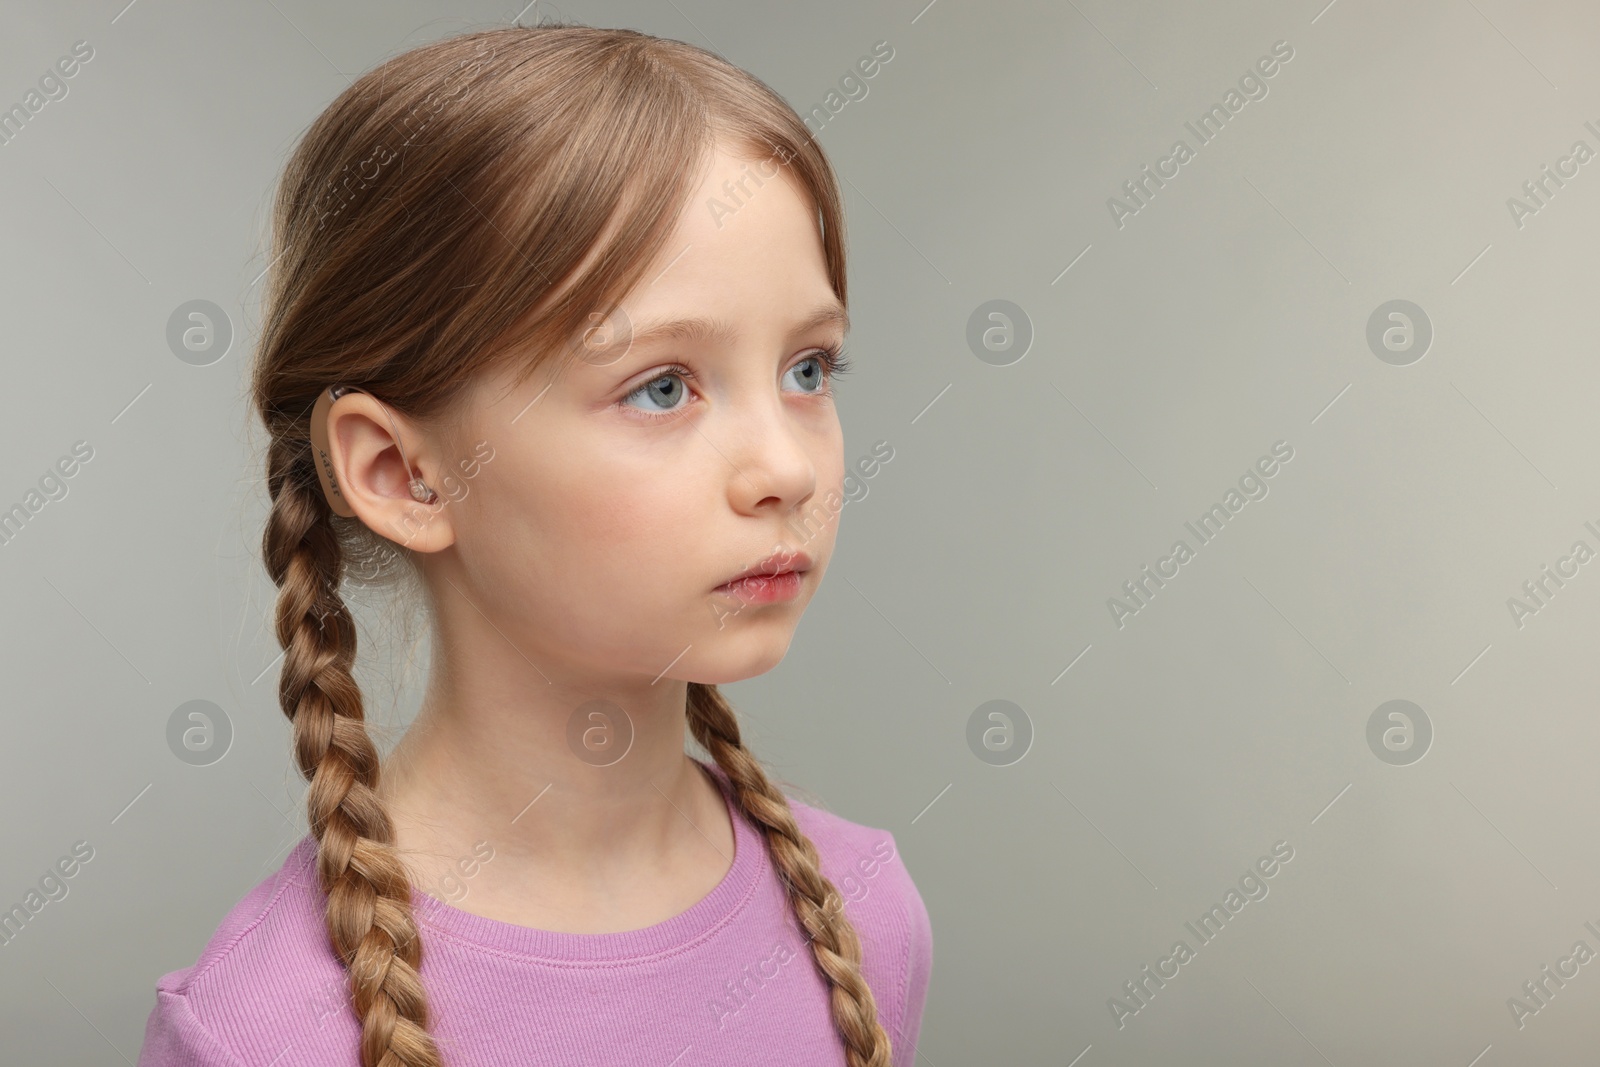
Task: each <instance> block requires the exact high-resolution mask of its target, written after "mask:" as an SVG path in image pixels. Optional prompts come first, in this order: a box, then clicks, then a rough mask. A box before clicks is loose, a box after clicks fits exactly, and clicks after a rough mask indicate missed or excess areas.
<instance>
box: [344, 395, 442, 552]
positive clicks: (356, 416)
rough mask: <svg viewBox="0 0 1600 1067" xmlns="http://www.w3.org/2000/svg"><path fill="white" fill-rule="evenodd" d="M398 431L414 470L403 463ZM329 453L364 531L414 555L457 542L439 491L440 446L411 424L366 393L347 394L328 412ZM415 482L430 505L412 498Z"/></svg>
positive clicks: (347, 500) (438, 549)
mask: <svg viewBox="0 0 1600 1067" xmlns="http://www.w3.org/2000/svg"><path fill="white" fill-rule="evenodd" d="M391 417H392V418H393V420H394V421H393V423H391V422H390V419H391ZM396 427H398V429H399V432H400V434H401V435H402V440H403V441H404V443H405V452H406V456H407V457H408V458H409V459H410V460H411V463H412V465H413V467H414V468H415V470H414V471H408V470H406V465H405V461H404V460H403V459H402V458H401V455H400V448H399V447H398V446H397V445H396V443H395V437H394V435H395V429H396ZM328 453H329V455H328V459H329V462H330V463H331V464H332V465H333V469H334V476H335V478H336V479H337V480H338V484H339V490H340V492H341V493H342V494H343V496H344V499H345V502H346V503H347V504H348V505H349V507H350V510H352V511H354V512H355V513H356V518H358V519H360V520H361V521H362V522H363V523H365V524H366V526H367V528H368V529H370V530H372V531H373V532H374V533H377V534H379V535H380V536H382V537H386V538H388V539H389V540H391V541H393V542H395V543H396V544H398V545H401V546H403V547H405V548H409V549H412V550H413V551H416V552H438V551H440V550H441V549H445V548H448V547H450V546H451V545H453V544H454V543H455V539H456V538H455V529H454V526H453V523H452V516H451V515H450V514H449V509H448V508H446V507H445V504H446V503H447V502H448V498H447V497H446V496H445V495H444V493H443V492H442V491H441V489H440V487H439V481H438V479H439V472H440V470H441V469H442V468H440V466H439V463H438V456H439V454H440V453H439V450H438V447H437V445H436V443H435V442H434V441H433V440H432V439H431V437H429V436H428V435H426V434H424V433H423V432H422V431H421V430H420V428H419V427H418V426H417V425H416V424H415V423H414V422H412V421H411V420H409V419H407V418H405V417H404V416H403V415H401V414H399V413H398V412H396V411H394V409H392V408H389V407H387V406H385V405H384V404H382V403H380V402H379V401H378V400H377V399H376V398H375V397H372V396H370V395H368V394H366V393H362V392H354V391H352V392H349V393H346V394H344V395H343V396H341V397H340V398H339V399H337V400H335V401H334V402H333V404H332V405H331V406H330V407H329V408H328ZM413 477H418V478H421V479H422V481H423V483H424V484H425V485H427V486H428V487H429V488H430V489H432V490H433V492H434V500H433V501H432V502H431V503H427V504H424V503H420V502H418V501H417V500H415V499H413V498H412V496H411V487H410V484H409V483H410V481H411V479H412V478H413Z"/></svg>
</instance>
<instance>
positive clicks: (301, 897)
mask: <svg viewBox="0 0 1600 1067" xmlns="http://www.w3.org/2000/svg"><path fill="white" fill-rule="evenodd" d="M315 860H316V842H315V841H314V840H313V839H312V838H311V837H309V836H307V837H302V838H301V839H300V841H299V842H298V843H297V844H296V845H295V847H294V848H293V849H291V850H290V852H289V855H288V857H287V858H286V859H285V860H284V862H283V864H282V866H280V867H279V868H278V870H277V871H275V872H273V873H272V874H271V875H269V876H268V877H266V878H264V879H263V880H262V881H260V882H259V883H257V884H256V886H255V887H254V888H252V889H251V890H250V892H248V893H247V894H245V896H244V898H243V899H241V900H240V901H239V902H238V903H237V904H235V905H234V906H233V907H232V908H231V909H230V910H229V911H228V913H227V915H226V916H224V917H223V919H222V922H221V923H220V924H218V926H217V928H216V930H215V932H213V933H212V935H211V938H210V939H209V940H208V941H207V942H206V945H205V948H204V949H203V950H202V951H201V953H200V956H199V958H198V959H197V960H196V961H195V962H194V964H193V965H191V966H189V967H184V968H181V969H179V970H176V971H172V972H169V973H167V974H164V975H162V976H161V977H160V978H159V979H158V980H157V982H156V1004H155V1008H154V1009H153V1010H152V1011H151V1013H150V1016H149V1018H148V1020H147V1021H146V1023H145V1037H144V1045H143V1047H142V1049H141V1051H140V1054H139V1067H242V1065H243V1064H245V1063H254V1062H262V1063H265V1062H269V1061H271V1060H272V1059H273V1057H274V1056H277V1055H280V1054H281V1053H283V1052H284V1051H286V1048H285V1046H286V1045H287V1046H291V1047H295V1048H296V1051H297V1052H299V1053H300V1054H301V1056H302V1057H303V1056H304V1054H305V1052H306V1051H307V1050H308V1049H309V1048H311V1047H313V1046H321V1045H323V1043H324V1042H326V1041H329V1040H330V1039H332V1038H336V1037H337V1036H338V1035H337V1033H336V1031H337V1030H338V1027H337V1026H335V1025H330V1023H336V1022H338V1021H340V1020H341V1018H342V1016H341V1014H340V1013H339V1012H338V1010H337V1009H338V1007H339V1006H340V1005H341V1004H342V1003H343V1001H342V999H341V995H342V992H343V989H344V979H345V972H344V968H343V966H342V965H341V964H340V962H339V960H338V957H337V956H335V955H334V953H333V949H332V947H331V946H330V945H329V944H328V939H327V932H326V924H325V920H324V918H323V914H324V912H323V901H322V893H321V889H320V887H319V886H318V884H317V881H316V869H315V866H314V864H315ZM330 1016H332V1018H331V1019H330ZM347 1016H348V1013H344V1015H343V1017H344V1018H347ZM269 1048H270V1050H271V1051H266V1050H268V1049H269Z"/></svg>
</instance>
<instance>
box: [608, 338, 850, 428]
mask: <svg viewBox="0 0 1600 1067" xmlns="http://www.w3.org/2000/svg"><path fill="white" fill-rule="evenodd" d="M807 359H815V360H817V361H818V362H820V363H821V364H822V366H823V369H824V370H826V371H827V379H826V381H825V382H824V385H823V388H822V389H819V390H817V391H816V392H814V393H807V394H805V395H807V396H832V395H833V380H834V379H835V378H837V377H839V376H840V375H843V374H848V373H850V369H851V367H852V364H851V362H850V357H849V355H848V354H847V353H846V352H845V348H844V346H843V345H827V346H824V347H822V348H815V349H812V350H811V351H809V352H807V353H806V357H805V359H802V360H800V361H799V362H797V363H795V364H794V367H798V366H799V365H800V364H801V363H804V362H805V361H806V360H807ZM794 367H790V368H789V370H793V369H794ZM784 373H785V374H788V373H789V372H788V371H784ZM673 376H677V377H679V378H682V379H684V381H686V382H694V381H698V380H699V379H698V378H697V377H696V376H695V373H694V371H692V370H690V369H689V368H688V367H685V366H684V365H683V364H681V363H673V364H671V365H669V366H666V367H663V368H661V371H660V373H658V374H655V375H652V376H651V378H650V379H649V380H648V381H645V382H642V383H640V385H639V387H638V388H637V389H634V390H632V391H631V392H629V393H628V395H627V396H625V397H623V398H622V399H621V400H619V401H617V406H618V407H621V408H624V409H626V410H627V411H628V413H629V415H630V416H632V417H634V418H639V419H643V420H645V421H646V422H658V421H661V420H664V419H676V418H680V417H682V415H683V408H681V407H680V408H675V409H674V410H672V411H645V410H643V409H642V408H636V407H634V406H632V405H631V404H629V403H628V401H630V400H632V399H633V398H634V397H636V396H638V395H639V394H640V393H642V392H644V391H645V390H646V389H648V388H650V386H652V385H654V384H655V383H656V382H658V381H660V380H661V379H662V378H668V377H673Z"/></svg>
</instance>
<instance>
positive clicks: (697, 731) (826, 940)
mask: <svg viewBox="0 0 1600 1067" xmlns="http://www.w3.org/2000/svg"><path fill="white" fill-rule="evenodd" d="M688 711H689V729H690V730H691V731H693V733H694V737H695V740H696V741H698V742H700V744H701V746H702V747H703V748H705V750H706V751H707V752H709V753H711V756H712V758H714V759H715V760H716V761H717V766H718V767H721V768H722V770H723V773H725V774H726V775H727V776H728V781H729V782H730V783H731V784H732V786H733V793H734V796H735V797H736V798H737V799H738V801H739V807H740V808H741V809H743V811H744V813H745V814H746V815H748V816H750V818H751V819H753V820H754V821H755V822H756V824H757V825H758V826H760V827H761V829H762V832H763V833H764V834H765V835H766V839H767V850H768V851H769V852H770V853H771V854H772V859H773V862H774V863H775V865H776V866H777V868H778V874H779V877H780V878H781V879H782V880H783V884H784V886H785V888H786V889H787V890H788V891H789V903H790V905H791V906H792V907H793V908H794V911H795V915H796V917H797V918H798V919H799V920H800V924H801V926H803V927H804V928H805V929H806V930H808V931H810V933H811V936H810V938H809V939H808V940H809V942H810V945H811V953H812V955H813V956H814V957H815V958H816V961H817V966H818V967H820V968H821V969H822V973H823V976H824V977H826V978H827V979H828V983H829V984H830V985H831V986H832V989H833V996H832V1005H833V1022H834V1025H835V1026H837V1027H838V1029H839V1034H840V1036H842V1037H843V1038H844V1043H845V1054H846V1057H847V1060H848V1063H849V1067H888V1064H889V1052H890V1042H889V1035H888V1034H887V1033H885V1032H884V1029H883V1026H882V1024H881V1023H879V1022H878V1009H877V1004H876V1003H875V1002H874V1001H873V998H872V990H871V989H870V988H869V987H868V986H867V983H866V980H865V979H863V978H862V976H861V940H860V938H859V937H857V935H856V929H855V926H854V925H852V924H851V922H850V920H849V918H848V917H846V915H845V914H844V898H843V897H841V896H840V895H839V891H838V890H837V889H835V888H834V885H833V883H832V882H830V881H828V879H827V878H826V877H824V876H823V874H822V869H821V864H820V862H819V860H818V857H817V848H816V846H815V845H813V844H812V843H811V840H810V838H808V837H806V836H805V834H803V833H801V832H800V828H799V826H798V825H796V823H795V820H794V814H793V812H791V811H790V809H789V801H788V799H787V798H786V797H785V796H784V795H783V793H782V792H780V791H779V790H778V788H777V787H776V786H774V785H773V784H772V783H771V782H770V781H769V780H768V779H767V775H766V772H765V771H764V770H762V768H761V764H760V763H759V762H757V760H756V758H755V757H754V756H753V755H751V754H750V750H749V749H747V748H745V747H744V744H743V742H741V741H740V739H739V721H738V719H737V718H735V716H734V714H733V708H732V707H731V706H730V705H729V704H728V701H727V698H726V697H724V696H723V695H722V694H721V693H720V692H718V690H717V687H716V686H714V685H702V684H700V683H698V682H691V683H690V684H689V708H688Z"/></svg>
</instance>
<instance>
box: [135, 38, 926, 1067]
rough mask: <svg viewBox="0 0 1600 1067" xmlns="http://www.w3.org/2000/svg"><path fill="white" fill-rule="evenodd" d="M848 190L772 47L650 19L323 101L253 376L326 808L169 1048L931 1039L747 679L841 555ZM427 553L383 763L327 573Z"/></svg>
mask: <svg viewBox="0 0 1600 1067" xmlns="http://www.w3.org/2000/svg"><path fill="white" fill-rule="evenodd" d="M842 223H843V219H842V217H841V204H840V197H839V193H838V189H837V187H836V185H835V178H834V175H833V173H832V170H831V168H830V165H829V163H828V161H827V159H826V157H825V156H824V154H823V152H822V150H821V149H820V148H819V147H818V146H817V145H816V144H815V143H814V142H813V141H812V140H811V139H810V137H809V136H808V134H807V131H806V128H805V126H804V124H803V123H802V122H801V121H800V119H799V118H798V116H796V115H795V113H794V112H793V111H792V110H791V109H790V108H789V107H788V106H787V105H786V104H785V103H784V102H783V101H782V99H781V98H779V97H778V96H777V95H776V94H775V93H774V92H773V91H772V90H771V89H770V88H768V87H767V86H766V85H764V84H763V83H762V82H760V81H758V80H757V79H755V78H754V77H752V76H750V75H749V74H747V73H745V72H743V71H741V70H739V69H737V68H735V67H733V66H731V65H729V64H728V63H727V62H725V61H723V60H721V59H719V58H718V57H716V56H714V55H711V54H710V53H707V52H705V51H703V50H701V49H698V48H694V47H691V46H689V45H687V44H683V43H680V42H677V41H670V40H662V39H658V38H654V37H649V36H646V35H644V34H640V33H636V32H632V31H628V30H606V29H597V28H591V27H584V26H574V25H553V24H552V25H544V26H540V27H538V28H522V27H513V28H508V29H499V30H493V31H486V32H479V33H471V34H465V35H462V36H458V37H454V38H450V39H446V40H442V41H438V42H435V43H433V44H429V45H426V46H424V47H421V48H418V49H415V50H414V51H411V52H408V53H406V54H404V55H400V56H398V57H396V58H394V59H391V60H389V61H387V62H385V63H383V64H382V65H381V66H379V67H378V68H377V69H375V70H373V71H371V72H369V73H368V74H366V75H365V76H363V77H361V78H360V79H359V80H357V81H356V82H355V83H354V84H353V85H351V86H350V88H349V89H348V90H347V91H345V92H344V93H342V94H341V95H340V96H339V97H338V98H337V99H336V100H335V101H334V102H333V104H332V105H331V106H330V107H329V108H328V109H327V110H326V111H325V112H324V113H323V114H322V115H321V116H320V117H319V118H318V119H317V120H316V121H315V122H314V123H313V124H312V126H311V127H310V129H309V130H308V131H307V132H306V134H305V137H304V139H303V141H302V142H301V143H300V144H299V146H298V148H297V150H296V151H295V152H294V154H293V156H292V157H291V159H290V160H289V163H288V165H287V168H286V171H285V173H284V176H283V180H282V183H281V185H280V187H279V190H278V193H277V199H276V203H275V210H274V242H273V243H274V248H273V250H272V251H273V255H272V257H271V260H270V262H271V273H270V281H269V282H268V288H267V291H266V293H265V295H264V306H263V322H262V329H261V336H260V340H259V347H258V350H257V353H256V363H255V368H254V377H253V398H254V401H255V404H256V407H257V410H258V412H259V414H260V416H261V418H262V420H263V421H264V423H265V425H266V428H267V430H268V431H269V433H270V435H271V441H270V445H269V450H268V455H267V464H266V466H267V484H268V489H269V491H270V493H271V498H272V510H271V514H270V517H269V518H268V520H267V528H266V533H265V537H264V541H263V549H264V554H265V560H266V565H267V568H268V570H269V572H270V573H271V575H272V578H273V581H274V582H275V583H276V584H277V586H278V587H279V590H280V592H279V598H278V605H277V635H278V640H279V642H280V643H281V644H282V646H283V648H284V659H283V666H282V674H281V677H280V681H279V690H278V691H279V699H280V702H281V704H282V707H283V710H284V713H285V714H286V715H288V717H289V719H290V720H291V722H292V723H293V730H294V739H293V745H294V753H295V758H296V760H297V762H298V764H299V767H300V770H301V772H302V773H303V774H304V775H305V777H306V778H307V779H308V780H309V782H310V788H309V790H308V793H307V808H308V814H309V824H310V827H311V832H310V833H309V834H308V835H307V836H306V837H305V838H303V839H302V840H301V841H300V842H299V844H298V845H296V846H295V848H294V849H293V851H291V853H290V854H289V856H288V858H287V859H286V860H285V861H284V863H283V865H282V867H281V869H279V870H278V871H277V873H276V874H274V875H273V876H272V877H270V878H268V879H266V880H265V881H263V882H262V883H261V884H259V885H258V886H257V887H256V888H255V889H254V890H253V891H252V892H251V893H250V894H249V895H248V896H247V897H246V898H245V899H244V900H243V901H241V902H240V903H239V904H238V905H237V906H236V907H235V908H234V909H233V910H232V911H231V912H230V913H229V914H228V916H227V917H226V918H225V919H224V920H223V922H222V924H221V926H220V927H219V928H218V930H217V931H216V933H215V934H214V936H213V937H212V939H211V941H210V942H209V944H208V945H207V946H206V948H205V949H204V951H203V952H202V954H201V956H200V957H199V959H198V960H197V962H196V963H195V964H194V965H193V966H192V967H188V968H184V969H182V970H179V971H175V972H173V973H170V974H167V975H164V976H163V977H162V978H161V979H160V981H159V983H158V986H157V1003H156V1007H155V1009H154V1011H153V1012H152V1013H151V1016H150V1019H149V1022H148V1024H147V1028H146V1034H145V1045H144V1050H143V1053H142V1055H141V1058H140V1063H141V1064H142V1065H146V1067H177V1065H185V1067H188V1065H207V1067H211V1065H218V1067H220V1065H228V1067H242V1065H247V1064H248V1065H252V1067H253V1065H262V1067H265V1065H267V1064H274V1065H279V1067H291V1065H299V1064H354V1063H357V1062H359V1063H360V1064H362V1065H364V1067H401V1065H405V1067H434V1065H451V1067H466V1065H469V1064H472V1065H487V1064H494V1065H502V1064H532V1063H547V1064H607V1065H619V1064H649V1065H651V1067H669V1065H674V1064H678V1065H683V1067H688V1065H690V1064H694V1065H711V1064H741V1065H743V1064H750V1063H763V1064H847V1065H849V1067H888V1065H891V1064H893V1065H895V1067H909V1065H910V1064H911V1063H912V1060H913V1058H914V1056H915V1046H916V1040H917V1035H918V1029H919V1025H920V1022H921V1017H922V1009H923V1001H924V998H925V995H926V991H927V986H928V980H929V976H930V970H931V966H932V933H931V930H930V927H929V922H928V915H927V912H926V910H925V908H924V907H923V903H922V900H921V898H920V896H919V895H918V893H917V890H916V887H915V885H914V884H913V883H912V880H911V878H910V876H909V874H908V873H907V871H906V869H905V867H904V865H903V864H902V863H901V862H900V858H899V856H898V853H897V850H896V847H895V842H894V838H893V836H892V835H890V834H889V833H887V832H884V831H881V830H875V829H872V828H869V827H866V826H862V825H858V824H856V823H852V822H849V821H847V820H845V819H842V818H839V817H838V816H836V815H833V814H831V813H829V812H827V811H826V810H824V809H822V808H820V807H812V806H808V805H806V804H803V803H800V802H799V801H790V800H789V799H787V798H786V797H785V795H784V794H783V793H782V792H780V791H779V789H778V788H777V787H776V786H775V785H774V784H773V782H772V780H770V779H769V778H768V777H767V774H766V773H765V771H764V770H763V769H762V766H761V764H760V763H759V762H758V761H757V760H756V758H755V757H754V756H753V755H751V753H750V752H749V751H748V750H747V749H746V748H745V747H744V745H743V744H742V742H741V740H740V729H739V723H738V720H737V718H736V717H735V715H734V713H733V711H732V709H731V708H730V707H729V705H728V703H727V701H726V700H725V699H724V698H723V697H722V695H721V694H720V693H719V692H718V691H717V684H718V683H721V682H731V681H736V680H738V679H741V678H748V677H751V676H753V675H757V674H760V673H762V672H765V671H767V670H770V669H771V668H772V667H774V666H775V665H776V664H777V663H778V662H779V661H780V660H781V659H782V658H783V655H784V653H785V652H786V651H787V649H788V646H789V642H790V640H791V638H792V636H793V634H794V629H795V626H796V624H797V623H798V622H799V619H800V614H801V612H802V611H803V610H804V608H805V606H806V604H807V603H809V601H810V599H811V597H812V596H813V595H814V594H815V593H816V589H817V585H818V583H819V582H820V581H821V579H822V575H823V572H824V571H825V569H826V567H827V564H828V560H829V558H830V557H831V555H832V549H833V544H834V535H835V531H836V529H837V526H836V523H835V521H834V520H835V519H836V517H837V516H838V514H839V511H840V508H841V506H842V501H843V498H842V495H841V487H842V482H843V473H844V469H843V468H844V465H843V447H842V434H841V431H840V427H839V420H838V415H837V412H836V410H835V407H834V402H833V395H832V387H831V381H832V377H833V375H834V374H837V373H838V372H839V371H840V370H841V369H842V368H843V365H844V361H843V356H842V353H841V345H842V340H843V337H844V334H845V331H846V330H847V329H848V319H847V317H846V315H845V258H844V231H843V226H842ZM397 568H398V571H399V573H400V576H401V577H403V578H405V579H406V581H407V582H408V583H409V584H410V586H411V588H412V590H413V591H414V592H416V593H418V594H419V595H420V596H421V597H422V598H424V602H425V605H426V608H427V611H428V617H429V619H430V621H431V624H432V629H431V635H432V646H431V647H432V656H433V659H432V665H431V670H430V672H429V676H428V682H427V686H426V690H425V693H424V696H423V700H422V704H421V707H420V709H419V710H418V713H417V715H416V718H415V720H414V722H413V724H412V726H411V728H410V729H409V730H408V731H407V733H406V734H405V736H404V737H403V738H402V739H401V741H400V742H399V744H398V745H397V746H396V747H395V750H394V752H393V753H392V754H391V756H390V757H389V758H388V760H387V761H385V763H384V765H383V767H382V774H381V775H380V763H379V759H378V755H377V752H376V749H375V747H374V745H373V743H372V741H371V740H370V739H369V737H368V734H367V731H366V728H365V726H364V722H363V709H362V695H361V692H360V690H359V689H358V688H357V687H356V684H355V682H354V680H353V678H352V675H351V670H352V664H353V661H354V657H355V652H356V629H355V624H354V621H353V619H352V616H351V615H350V613H349V612H348V611H347V609H346V607H345V605H344V603H343V601H342V599H341V596H340V593H339V589H340V586H341V583H342V582H343V581H344V580H345V579H346V577H348V576H349V575H350V574H352V573H357V572H359V573H360V574H362V575H371V574H374V573H381V572H392V571H395V570H396V569H397ZM686 727H687V730H688V731H689V732H690V733H692V734H693V736H694V739H695V741H696V742H698V744H699V745H700V746H701V747H702V748H703V749H704V750H705V751H706V752H707V753H709V755H710V757H711V762H707V761H704V760H701V759H699V758H698V757H694V756H691V755H690V754H689V753H688V752H686V751H685V748H684V733H685V728H686ZM439 889H442V890H444V894H445V895H446V896H448V897H450V900H449V901H447V900H444V899H439V898H438V897H436V896H435V895H432V893H433V891H435V890H439Z"/></svg>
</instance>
